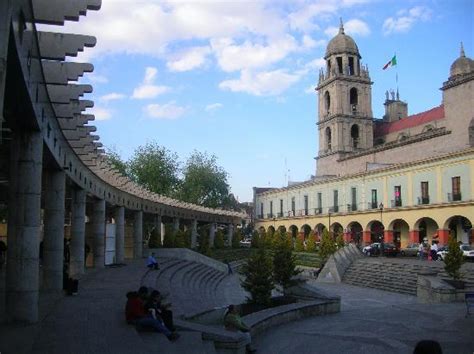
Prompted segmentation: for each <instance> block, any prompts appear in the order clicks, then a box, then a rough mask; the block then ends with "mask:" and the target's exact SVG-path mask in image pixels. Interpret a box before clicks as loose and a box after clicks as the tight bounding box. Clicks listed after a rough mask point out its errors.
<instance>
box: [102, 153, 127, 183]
mask: <svg viewBox="0 0 474 354" xmlns="http://www.w3.org/2000/svg"><path fill="white" fill-rule="evenodd" d="M105 156H106V159H107V162H108V163H109V164H110V165H112V167H113V168H115V169H116V170H117V171H119V172H120V173H121V174H122V175H123V176H128V164H127V162H125V161H123V160H122V158H121V157H120V155H119V153H118V152H117V150H116V148H115V147H111V148H109V149H107V154H106V155H105Z"/></svg>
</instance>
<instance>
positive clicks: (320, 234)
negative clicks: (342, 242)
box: [314, 224, 326, 241]
mask: <svg viewBox="0 0 474 354" xmlns="http://www.w3.org/2000/svg"><path fill="white" fill-rule="evenodd" d="M324 230H326V226H325V225H324V224H317V225H316V226H315V227H314V233H315V234H316V239H317V240H318V241H320V240H321V237H323V231H324Z"/></svg>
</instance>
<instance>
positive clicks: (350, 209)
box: [347, 204, 357, 212]
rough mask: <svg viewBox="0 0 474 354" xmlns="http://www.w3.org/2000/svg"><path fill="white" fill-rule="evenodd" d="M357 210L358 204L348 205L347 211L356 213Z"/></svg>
mask: <svg viewBox="0 0 474 354" xmlns="http://www.w3.org/2000/svg"><path fill="white" fill-rule="evenodd" d="M356 210H357V204H347V211H348V212H351V211H356Z"/></svg>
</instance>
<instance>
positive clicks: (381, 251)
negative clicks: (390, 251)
mask: <svg viewBox="0 0 474 354" xmlns="http://www.w3.org/2000/svg"><path fill="white" fill-rule="evenodd" d="M379 210H380V224H381V225H382V226H381V230H382V234H381V235H380V255H381V256H383V241H384V237H383V236H384V235H383V232H384V227H383V218H382V216H383V203H380V205H379Z"/></svg>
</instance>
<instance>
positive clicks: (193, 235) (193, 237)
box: [191, 219, 198, 249]
mask: <svg viewBox="0 0 474 354" xmlns="http://www.w3.org/2000/svg"><path fill="white" fill-rule="evenodd" d="M197 226H198V223H197V220H196V219H194V220H193V226H192V229H191V248H192V249H194V248H196V246H197V234H198V231H197Z"/></svg>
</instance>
